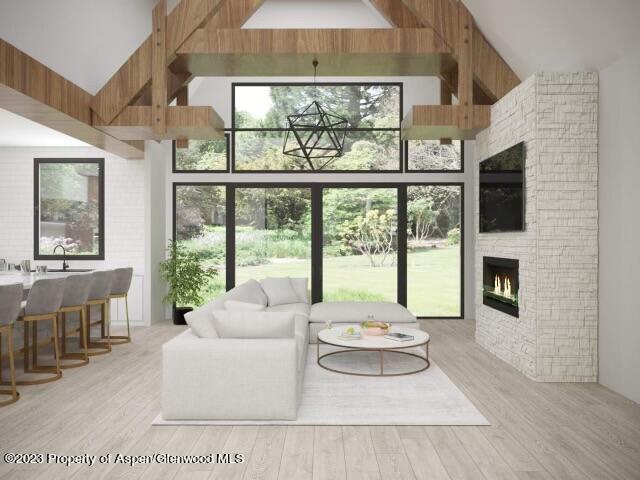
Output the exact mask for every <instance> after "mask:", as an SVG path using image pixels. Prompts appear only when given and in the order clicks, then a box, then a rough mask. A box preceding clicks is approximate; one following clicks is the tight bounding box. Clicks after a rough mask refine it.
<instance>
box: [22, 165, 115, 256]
mask: <svg viewBox="0 0 640 480" xmlns="http://www.w3.org/2000/svg"><path fill="white" fill-rule="evenodd" d="M71 163H76V164H82V163H95V164H97V165H98V187H99V192H98V228H99V229H100V235H99V237H98V254H97V255H66V256H65V255H58V254H56V255H44V254H41V253H40V165H43V164H71ZM104 178H105V162H104V158H34V159H33V259H34V260H63V259H65V258H66V260H69V261H71V260H73V261H76V260H104V256H105V236H106V233H105V219H104V217H105V208H104V204H105V188H104Z"/></svg>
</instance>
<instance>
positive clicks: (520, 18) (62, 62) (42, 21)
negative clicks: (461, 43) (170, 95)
mask: <svg viewBox="0 0 640 480" xmlns="http://www.w3.org/2000/svg"><path fill="white" fill-rule="evenodd" d="M155 3H156V2H155V0H135V1H131V0H95V1H91V2H88V1H86V0H56V1H55V2H43V1H42V0H3V1H2V15H0V38H4V39H5V40H6V41H8V42H10V43H12V44H13V45H15V46H16V47H18V48H20V49H21V50H23V51H24V52H26V53H28V54H29V55H31V56H32V57H34V58H36V59H37V60H39V61H40V62H42V63H44V64H45V65H47V66H48V67H50V68H52V69H53V70H55V71H56V72H58V73H60V74H61V75H63V76H65V77H67V78H68V79H69V80H71V81H73V82H74V83H76V84H78V85H79V86H81V87H82V88H84V89H85V90H87V91H88V92H90V93H92V94H94V93H96V92H97V91H98V90H99V89H100V88H101V87H102V85H104V83H105V82H106V81H107V80H108V79H109V77H110V76H111V75H112V74H113V73H114V72H115V71H116V70H117V69H118V68H119V67H120V65H122V63H123V62H124V61H125V60H126V59H127V58H128V57H129V55H131V53H133V51H134V50H135V49H136V48H137V47H138V46H139V45H140V42H142V40H144V39H145V38H146V37H147V36H148V35H149V33H151V20H150V12H151V9H152V8H153V5H154V4H155ZM175 3H176V0H173V1H172V2H171V1H170V2H169V9H171V8H172V6H173V5H174V4H175ZM367 3H368V1H367V0H265V4H264V5H263V6H262V7H261V9H260V10H258V12H256V14H255V15H254V17H253V18H250V19H249V22H247V25H246V26H247V27H254V28H256V27H257V28H259V27H262V28H267V25H269V24H271V25H272V26H273V25H275V24H279V25H280V28H287V27H291V28H294V27H297V28H304V27H305V26H306V27H311V26H313V27H314V28H319V27H331V26H333V27H334V28H341V27H342V28H345V27H351V28H357V27H371V28H381V27H382V26H383V25H384V24H385V20H384V19H382V18H381V16H380V15H379V14H378V13H377V12H376V11H374V10H373V8H372V7H370V6H367ZM465 4H466V5H467V7H468V8H469V10H470V11H471V13H472V14H473V16H474V18H475V20H476V22H477V23H478V25H479V27H480V29H481V30H482V32H483V33H484V34H485V35H486V36H487V38H488V39H489V41H490V42H491V43H492V44H493V45H494V46H495V47H496V49H497V50H498V51H499V52H500V53H501V55H502V56H503V57H504V58H505V60H506V61H507V63H509V64H510V65H511V66H512V68H513V69H514V70H515V71H516V73H517V74H518V75H519V76H520V77H521V78H526V77H527V76H528V75H530V74H531V73H533V72H535V71H539V70H589V69H592V70H599V69H601V68H603V67H605V66H606V65H608V64H609V63H612V62H613V61H615V60H616V59H617V58H618V57H619V56H621V55H622V54H623V53H624V52H625V51H628V50H630V49H632V48H635V49H638V48H639V46H640V28H638V22H637V19H638V18H640V1H638V0H561V1H558V0H535V1H532V0H465ZM337 10H339V12H340V15H335V12H336V11H337ZM285 11H286V12H288V13H287V16H286V18H285V17H284V16H283V12H285ZM96 19H98V20H99V21H96ZM330 22H332V23H330Z"/></svg>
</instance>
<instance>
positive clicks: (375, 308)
mask: <svg viewBox="0 0 640 480" xmlns="http://www.w3.org/2000/svg"><path fill="white" fill-rule="evenodd" d="M369 314H373V316H374V319H375V320H377V321H380V322H391V323H412V322H415V321H416V317H415V316H414V315H413V314H412V313H411V312H410V311H409V310H407V309H406V308H405V307H403V306H402V305H400V304H398V303H392V302H326V303H325V302H322V303H316V304H314V305H312V306H311V313H310V315H309V321H310V322H312V323H326V322H333V323H360V322H363V321H365V320H366V319H367V316H368V315H369Z"/></svg>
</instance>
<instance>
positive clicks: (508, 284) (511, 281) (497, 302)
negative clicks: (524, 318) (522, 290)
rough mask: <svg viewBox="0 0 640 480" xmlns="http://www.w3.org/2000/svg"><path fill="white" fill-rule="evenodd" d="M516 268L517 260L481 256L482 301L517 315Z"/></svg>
mask: <svg viewBox="0 0 640 480" xmlns="http://www.w3.org/2000/svg"><path fill="white" fill-rule="evenodd" d="M518 269H519V262H518V260H514V259H511V258H497V257H483V267H482V279H483V281H482V303H484V304H485V305H487V306H488V307H491V308H495V309H496V310H500V311H501V312H504V313H506V314H508V315H511V316H513V317H518V316H519V309H518V288H519V286H520V284H519V281H518Z"/></svg>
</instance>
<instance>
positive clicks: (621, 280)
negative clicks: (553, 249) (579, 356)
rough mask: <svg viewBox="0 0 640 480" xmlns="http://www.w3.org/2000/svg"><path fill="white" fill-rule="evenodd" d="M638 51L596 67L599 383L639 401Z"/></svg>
mask: <svg viewBox="0 0 640 480" xmlns="http://www.w3.org/2000/svg"><path fill="white" fill-rule="evenodd" d="M638 79H640V55H639V54H638V52H637V50H635V51H633V52H631V53H629V54H627V55H626V56H625V57H623V58H622V59H621V60H619V61H617V62H616V63H614V64H612V65H611V66H609V67H607V68H605V69H604V70H602V71H601V72H600V118H599V121H600V125H599V129H600V136H599V141H600V175H599V181H600V190H599V197H600V299H599V300H600V332H599V349H600V383H602V384H603V385H606V386H607V387H609V388H611V389H613V390H615V391H617V392H619V393H621V394H623V395H625V396H626V397H628V398H631V399H633V400H635V401H636V402H640V373H639V372H640V347H639V343H640V295H638V274H639V272H640V251H639V250H638V248H639V246H640V213H638V208H640V188H638V180H639V179H640V154H639V153H638V149H637V146H636V143H637V137H638V133H639V132H640V89H639V88H638Z"/></svg>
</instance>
